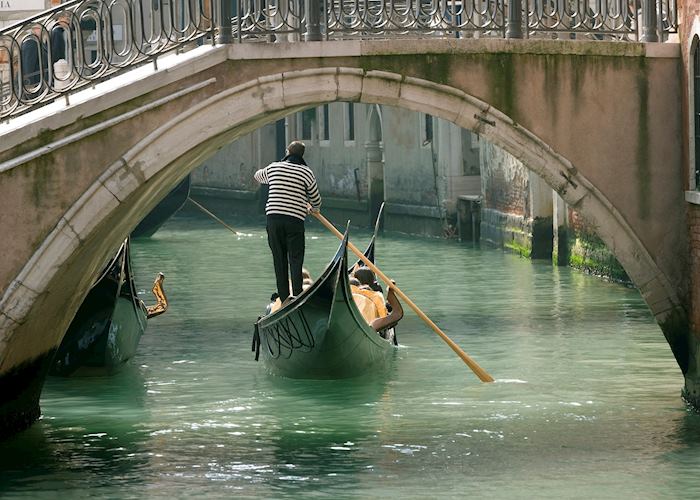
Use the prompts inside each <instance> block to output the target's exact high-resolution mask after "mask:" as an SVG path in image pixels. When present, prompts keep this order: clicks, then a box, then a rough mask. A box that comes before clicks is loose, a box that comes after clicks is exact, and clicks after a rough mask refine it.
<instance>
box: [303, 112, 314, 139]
mask: <svg viewBox="0 0 700 500" xmlns="http://www.w3.org/2000/svg"><path fill="white" fill-rule="evenodd" d="M299 115H300V116H299V121H300V124H299V131H300V132H301V139H302V140H304V141H312V140H313V126H314V122H315V121H316V109H315V108H311V109H307V110H304V111H302V112H301V113H299Z"/></svg>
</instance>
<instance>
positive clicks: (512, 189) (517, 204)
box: [480, 141, 532, 257]
mask: <svg viewBox="0 0 700 500" xmlns="http://www.w3.org/2000/svg"><path fill="white" fill-rule="evenodd" d="M480 163H481V192H482V196H483V201H482V204H481V229H480V230H481V241H482V242H485V243H487V244H491V245H494V246H498V247H502V248H509V249H511V250H513V251H514V252H516V253H519V254H520V255H523V256H524V257H529V256H530V254H531V252H532V218H531V217H530V175H529V172H528V170H527V169H526V168H525V167H524V166H523V164H522V163H521V162H519V161H518V160H516V159H515V158H514V157H513V156H511V155H509V154H508V153H506V152H505V151H503V150H502V149H500V148H498V147H496V146H494V145H493V144H490V143H487V142H485V141H482V142H481V150H480Z"/></svg>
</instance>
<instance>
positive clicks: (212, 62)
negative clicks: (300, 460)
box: [0, 39, 697, 429]
mask: <svg viewBox="0 0 700 500" xmlns="http://www.w3.org/2000/svg"><path fill="white" fill-rule="evenodd" d="M680 81H681V60H680V50H679V46H678V44H673V43H663V44H661V43H614V42H600V41H598V42H585V41H575V42H574V41H552V40H548V41H542V40H540V41H537V40H496V39H491V40H487V39H481V40H479V39H432V40H426V39H424V40H385V41H360V40H355V41H326V42H308V43H303V44H299V43H297V44H294V43H275V44H249V45H240V44H235V45H224V46H217V47H213V46H202V47H199V48H197V49H195V50H193V51H191V52H187V53H184V54H179V55H171V56H167V57H164V58H162V59H159V61H158V69H154V68H152V67H150V66H149V67H143V68H140V69H135V70H132V71H129V72H126V73H125V74H122V75H120V76H118V77H116V78H113V79H110V80H108V81H106V82H103V83H100V84H97V85H96V86H95V87H94V88H87V89H85V90H82V91H80V92H77V93H75V94H73V95H71V103H70V105H66V104H65V103H64V102H63V101H58V102H55V103H53V104H50V105H48V106H46V107H44V108H41V109H38V110H36V111H33V112H31V113H29V114H26V115H23V116H19V117H16V118H13V119H12V120H11V121H9V122H8V123H7V124H3V125H0V230H1V232H2V235H3V238H2V239H1V240H0V254H2V255H3V259H2V261H0V290H2V293H1V296H2V299H1V300H0V387H2V391H0V427H4V428H5V429H18V428H21V427H23V426H25V425H28V424H29V423H30V422H31V421H33V420H34V419H35V418H37V416H38V414H39V407H38V399H39V394H40V392H41V388H42V385H43V380H44V377H45V374H46V371H47V369H48V366H49V363H50V362H51V360H52V355H53V353H54V352H55V350H56V348H57V347H58V345H59V344H60V342H61V339H62V336H63V334H64V332H65V330H66V328H67V326H68V324H69V322H70V319H71V317H72V315H73V313H74V312H75V311H76V310H77V308H78V306H79V305H80V303H81V301H82V300H83V298H84V296H85V295H86V293H87V291H88V289H89V287H90V285H91V284H92V282H93V280H94V279H95V277H96V275H97V274H98V272H99V270H100V268H101V266H102V265H103V263H104V262H105V260H106V258H107V257H108V256H109V255H110V254H111V252H113V250H114V248H116V246H117V245H118V244H119V242H120V241H122V240H123V238H124V237H126V235H128V234H129V232H130V231H131V230H132V229H133V228H134V226H135V225H136V224H137V223H138V222H139V220H140V219H141V218H142V217H143V216H144V215H145V214H146V213H148V211H149V210H150V209H151V208H152V207H153V206H154V205H155V204H156V203H157V202H158V201H159V199H160V198H162V197H163V196H164V195H165V194H166V193H167V192H168V191H169V190H170V189H171V188H173V187H174V186H175V185H176V184H177V183H178V182H179V181H180V180H181V179H182V178H183V177H184V176H185V175H187V173H188V172H190V171H191V170H192V169H194V168H195V167H197V166H198V165H200V164H201V163H202V161H203V160H204V159H206V158H207V157H208V156H210V155H211V154H213V153H214V152H215V151H216V150H217V149H218V148H220V147H222V146H223V145H225V144H227V143H229V142H230V141H232V140H234V139H236V138H237V137H239V136H241V135H243V134H245V133H248V132H250V131H252V130H254V129H256V128H258V127H260V126H262V125H264V124H266V123H270V122H272V121H274V120H277V119H279V118H281V117H283V116H285V115H288V114H290V113H293V112H297V111H300V110H303V109H305V108H308V107H312V106H317V105H319V104H322V103H326V102H331V101H354V102H363V103H379V104H386V105H392V106H400V107H403V108H407V109H410V110H414V111H420V112H425V113H430V114H432V115H434V116H437V117H440V118H443V119H445V120H449V121H451V122H453V123H455V124H457V125H459V126H461V127H464V128H466V129H469V130H471V131H473V132H476V133H478V134H479V135H481V136H482V137H483V138H484V139H486V140H488V141H491V142H492V143H494V144H496V145H498V146H500V147H501V148H503V149H504V150H506V151H508V152H509V153H510V154H512V155H513V156H515V157H516V158H518V159H519V160H521V161H522V162H523V163H524V164H525V165H526V166H527V167H528V168H529V169H531V170H532V171H534V172H535V173H537V174H538V175H539V176H540V177H542V178H543V179H544V180H545V182H547V183H548V184H549V185H550V186H551V187H552V188H553V189H554V190H556V191H557V192H558V193H559V195H560V196H561V197H562V198H563V199H564V200H565V201H566V203H568V204H569V205H570V206H572V207H574V208H575V209H576V210H577V211H579V212H580V213H581V214H583V215H584V216H585V217H586V218H587V219H588V220H589V221H590V222H591V223H592V224H593V225H594V227H596V228H597V232H598V234H599V236H600V237H601V238H602V239H603V241H604V242H605V243H606V244H607V245H608V246H609V248H610V249H611V250H612V251H613V252H614V254H615V256H616V257H617V258H618V260H619V261H620V262H621V264H622V265H623V266H624V268H625V270H626V271H627V273H628V274H629V276H630V277H631V279H632V280H633V281H634V282H635V284H636V285H637V286H638V287H639V290H640V291H641V294H642V296H643V297H644V300H645V301H646V302H647V304H648V305H649V308H650V309H651V311H652V312H653V314H654V316H655V317H656V319H657V321H658V322H659V324H660V326H661V329H662V331H663V333H664V334H665V335H666V338H667V339H668V341H669V343H670V345H671V348H672V350H673V353H674V355H675V356H676V359H677V361H678V363H679V365H680V367H681V369H682V371H683V373H684V374H685V375H686V389H689V390H690V391H691V392H692V390H693V388H694V387H695V384H696V378H697V361H696V357H695V351H696V344H695V340H694V337H693V335H692V334H691V333H690V331H689V327H688V321H687V314H686V311H687V308H688V306H689V300H690V299H689V293H688V283H687V279H686V276H687V274H688V273H687V265H688V250H687V242H686V233H687V230H686V222H685V219H686V217H685V202H684V189H685V186H686V184H687V179H686V177H687V175H686V174H685V173H684V169H683V167H682V159H681V149H682V148H681V135H682V134H681V129H682V125H681V121H682V118H681V90H680V85H679V82H680ZM494 286H498V284H496V283H494ZM466 347H467V350H469V349H468V346H466ZM471 354H473V355H475V357H476V358H477V359H478V358H479V353H471ZM483 361H484V364H485V365H488V360H483ZM495 375H496V376H497V374H495Z"/></svg>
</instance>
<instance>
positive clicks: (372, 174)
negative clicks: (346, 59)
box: [365, 141, 384, 227]
mask: <svg viewBox="0 0 700 500" xmlns="http://www.w3.org/2000/svg"><path fill="white" fill-rule="evenodd" d="M365 152H366V158H367V181H368V182H367V188H368V193H367V198H368V200H369V217H370V219H369V220H370V225H371V224H374V221H375V220H376V219H377V215H378V214H379V207H381V205H382V202H384V151H383V149H382V145H381V144H380V143H379V141H367V142H366V143H365ZM382 226H383V223H382ZM380 227H381V226H380Z"/></svg>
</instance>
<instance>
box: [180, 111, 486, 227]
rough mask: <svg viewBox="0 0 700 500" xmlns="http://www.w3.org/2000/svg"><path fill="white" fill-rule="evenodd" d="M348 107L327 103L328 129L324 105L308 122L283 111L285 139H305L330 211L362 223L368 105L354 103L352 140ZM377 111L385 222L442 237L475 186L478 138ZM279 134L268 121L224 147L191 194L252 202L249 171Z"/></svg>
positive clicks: (268, 154) (268, 157)
mask: <svg viewBox="0 0 700 500" xmlns="http://www.w3.org/2000/svg"><path fill="white" fill-rule="evenodd" d="M347 106H348V103H343V102H334V103H329V104H328V119H329V123H328V126H327V127H326V126H325V125H324V119H325V116H326V115H325V113H324V111H323V107H322V106H321V107H318V108H313V109H312V110H310V111H307V113H308V115H307V116H308V117H312V120H311V127H310V128H309V127H306V128H305V127H304V126H303V124H302V121H303V119H304V118H303V117H302V116H303V113H302V112H299V113H294V114H292V115H290V116H288V117H287V118H286V133H285V135H286V137H285V138H284V141H283V142H285V143H286V142H288V141H289V140H291V139H301V140H303V141H304V143H305V144H306V154H305V159H306V161H307V162H308V164H309V166H310V167H311V168H312V169H313V170H314V173H315V174H316V178H317V181H318V185H319V189H320V191H321V193H322V196H323V198H324V210H326V211H328V214H329V216H334V217H336V218H338V217H339V218H350V219H351V220H352V222H353V223H355V224H368V223H369V217H368V214H367V212H368V178H369V175H368V171H367V144H368V142H369V141H370V136H369V129H370V126H369V119H370V112H371V111H372V109H373V106H372V105H366V104H359V103H355V104H353V106H354V117H355V118H354V120H355V131H354V138H353V139H348V133H347V130H346V129H347V127H348V123H347V118H346V114H347V113H348V111H347ZM380 115H381V131H380V135H381V147H382V150H383V157H384V200H385V201H386V203H387V207H386V209H385V217H384V219H385V227H386V228H387V229H392V230H398V231H404V232H411V233H419V234H427V235H433V236H441V235H443V231H444V226H445V225H447V224H448V223H450V224H453V225H454V223H455V219H456V201H457V197H458V196H460V195H464V194H471V195H473V194H479V192H480V183H479V141H478V139H477V138H476V136H475V135H473V134H471V133H470V132H469V131H466V130H464V129H461V128H459V127H456V126H455V125H453V124H451V123H449V122H447V121H444V120H440V119H438V118H432V122H433V123H432V138H430V137H426V131H425V122H426V115H424V114H422V113H416V112H414V111H409V110H406V109H402V108H397V107H392V106H381V110H380ZM324 128H325V130H324ZM326 132H327V133H328V135H327V137H326ZM278 133H279V129H275V127H274V125H271V126H268V127H266V128H265V129H264V130H262V131H256V132H253V133H251V134H248V135H246V136H243V137H241V138H239V139H237V140H236V141H235V142H234V143H232V144H230V145H227V146H225V147H224V148H222V149H221V150H220V151H219V152H218V153H217V154H216V155H215V156H214V157H212V158H210V159H208V160H207V161H205V162H204V164H203V165H202V166H201V167H200V168H198V169H197V170H195V172H194V173H193V177H192V182H193V186H194V188H193V192H194V193H196V194H197V195H206V196H212V197H215V198H222V199H226V200H227V203H229V204H230V205H236V206H238V207H239V209H240V210H241V211H250V210H251V207H253V206H256V207H257V205H256V204H255V202H253V201H251V200H254V199H255V197H256V196H257V191H258V189H259V186H258V185H257V184H256V183H255V182H254V181H253V180H252V175H253V172H254V171H255V170H256V169H257V168H260V167H262V166H265V165H266V164H268V163H269V162H271V161H274V160H275V159H278V158H277V157H276V155H275V149H274V147H272V145H274V144H275V143H276V141H277V142H279V138H278V137H277V134H278Z"/></svg>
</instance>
